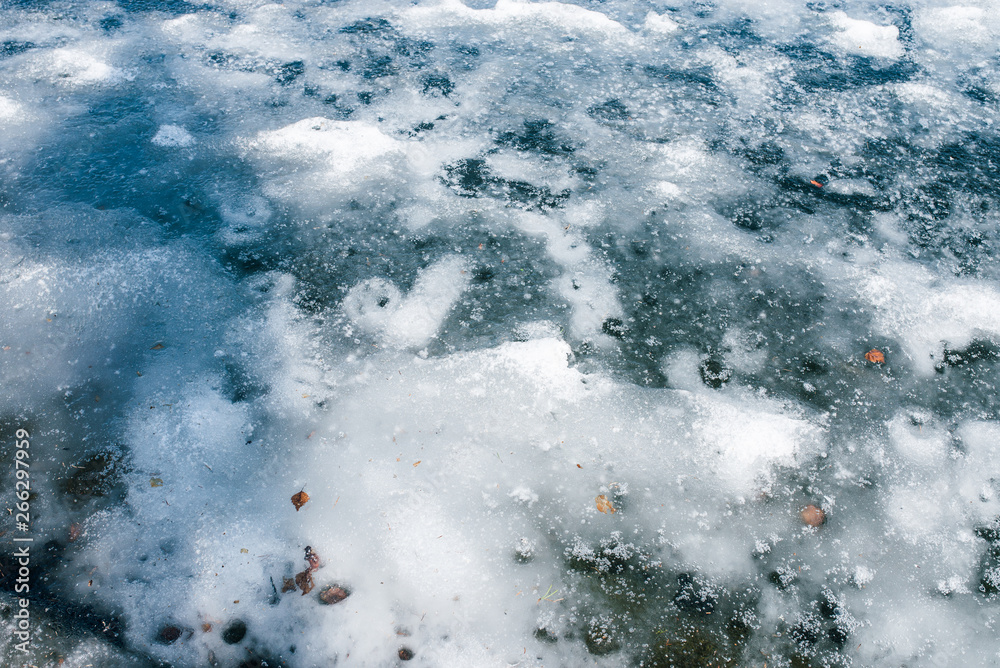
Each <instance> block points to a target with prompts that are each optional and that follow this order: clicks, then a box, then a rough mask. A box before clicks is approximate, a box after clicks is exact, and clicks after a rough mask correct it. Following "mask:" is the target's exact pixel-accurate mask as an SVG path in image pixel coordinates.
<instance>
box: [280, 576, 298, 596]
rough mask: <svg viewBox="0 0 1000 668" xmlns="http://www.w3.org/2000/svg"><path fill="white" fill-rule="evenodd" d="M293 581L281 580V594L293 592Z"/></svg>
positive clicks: (290, 579) (289, 579)
mask: <svg viewBox="0 0 1000 668" xmlns="http://www.w3.org/2000/svg"><path fill="white" fill-rule="evenodd" d="M295 589H296V587H295V580H293V579H292V578H281V593H282V594H287V593H288V592H290V591H295Z"/></svg>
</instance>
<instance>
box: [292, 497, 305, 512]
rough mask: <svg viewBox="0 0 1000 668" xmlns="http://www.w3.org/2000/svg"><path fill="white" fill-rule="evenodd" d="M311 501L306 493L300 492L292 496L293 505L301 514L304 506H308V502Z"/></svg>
mask: <svg viewBox="0 0 1000 668" xmlns="http://www.w3.org/2000/svg"><path fill="white" fill-rule="evenodd" d="M308 500H309V495H308V494H306V493H305V492H299V493H297V494H293V495H292V505H293V506H295V512H299V509H300V508H302V506H304V505H306V501H308Z"/></svg>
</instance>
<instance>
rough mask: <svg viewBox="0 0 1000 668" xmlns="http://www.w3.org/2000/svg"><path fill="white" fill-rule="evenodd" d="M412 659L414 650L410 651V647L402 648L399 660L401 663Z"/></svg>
mask: <svg viewBox="0 0 1000 668" xmlns="http://www.w3.org/2000/svg"><path fill="white" fill-rule="evenodd" d="M412 658H413V650H412V649H410V648H409V647H400V648H399V660H400V661H409V660H410V659H412Z"/></svg>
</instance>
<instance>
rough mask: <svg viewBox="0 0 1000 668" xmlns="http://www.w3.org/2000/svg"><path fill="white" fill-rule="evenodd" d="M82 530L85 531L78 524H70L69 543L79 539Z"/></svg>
mask: <svg viewBox="0 0 1000 668" xmlns="http://www.w3.org/2000/svg"><path fill="white" fill-rule="evenodd" d="M82 530H83V528H82V527H81V526H80V525H79V524H78V523H76V522H74V523H73V524H70V525H69V542H71V543H72V542H73V541H75V540H76V539H77V538H79V537H80V532H81V531H82Z"/></svg>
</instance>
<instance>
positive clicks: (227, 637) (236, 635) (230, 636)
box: [222, 619, 247, 645]
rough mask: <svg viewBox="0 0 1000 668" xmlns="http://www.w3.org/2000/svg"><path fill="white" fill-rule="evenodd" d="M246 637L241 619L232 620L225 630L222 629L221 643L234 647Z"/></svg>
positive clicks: (244, 623) (245, 630) (245, 627)
mask: <svg viewBox="0 0 1000 668" xmlns="http://www.w3.org/2000/svg"><path fill="white" fill-rule="evenodd" d="M246 635H247V625H246V622H244V621H243V620H242V619H234V620H233V621H231V622H229V625H228V626H226V628H224V629H222V642H224V643H226V644H227V645H235V644H236V643H238V642H239V641H241V640H243V638H245V637H246Z"/></svg>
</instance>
